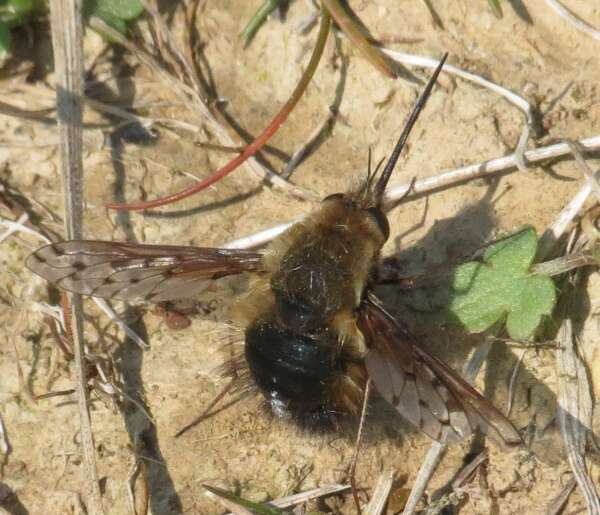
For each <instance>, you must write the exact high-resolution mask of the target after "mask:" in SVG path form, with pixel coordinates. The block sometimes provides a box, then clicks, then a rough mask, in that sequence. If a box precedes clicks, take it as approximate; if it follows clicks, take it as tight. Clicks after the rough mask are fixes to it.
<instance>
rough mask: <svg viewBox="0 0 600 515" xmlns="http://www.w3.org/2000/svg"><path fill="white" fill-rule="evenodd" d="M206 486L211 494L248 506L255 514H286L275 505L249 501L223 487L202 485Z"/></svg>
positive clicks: (244, 506) (243, 506)
mask: <svg viewBox="0 0 600 515" xmlns="http://www.w3.org/2000/svg"><path fill="white" fill-rule="evenodd" d="M202 486H203V487H204V488H206V489H207V490H208V491H209V492H210V493H211V494H214V495H216V496H217V497H221V498H222V499H225V500H226V501H229V502H230V503H233V504H236V505H238V506H241V507H242V508H246V509H247V510H248V511H250V512H251V513H253V514H254V515H285V512H284V511H282V510H280V509H279V508H275V507H273V506H268V505H266V504H257V503H255V502H252V501H247V500H246V499H242V498H241V497H238V496H237V495H234V494H231V493H229V492H227V491H226V490H222V489H221V488H217V487H215V486H209V485H202Z"/></svg>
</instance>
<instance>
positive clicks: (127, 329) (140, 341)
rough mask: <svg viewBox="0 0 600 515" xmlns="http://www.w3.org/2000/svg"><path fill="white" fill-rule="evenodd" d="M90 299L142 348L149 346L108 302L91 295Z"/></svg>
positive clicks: (146, 348) (145, 348)
mask: <svg viewBox="0 0 600 515" xmlns="http://www.w3.org/2000/svg"><path fill="white" fill-rule="evenodd" d="M92 300H93V301H94V302H95V303H96V305H97V306H98V307H99V308H100V309H101V310H102V311H103V312H104V313H105V314H106V315H107V316H108V318H110V319H111V320H112V321H113V322H114V323H115V324H117V326H119V328H121V329H122V330H123V332H124V333H125V334H126V335H127V336H129V338H131V339H132V340H133V341H134V342H135V343H136V344H137V345H138V346H139V347H140V348H141V349H142V350H148V349H149V348H150V346H149V345H148V344H147V343H146V342H145V341H144V339H143V338H142V337H141V336H139V335H138V334H137V333H136V332H135V331H134V330H133V329H131V327H129V326H128V325H127V324H126V323H125V322H123V320H121V319H120V318H119V316H118V315H117V314H116V313H115V311H114V310H113V309H112V308H111V307H110V306H109V305H108V302H106V301H105V300H104V299H101V298H100V297H92Z"/></svg>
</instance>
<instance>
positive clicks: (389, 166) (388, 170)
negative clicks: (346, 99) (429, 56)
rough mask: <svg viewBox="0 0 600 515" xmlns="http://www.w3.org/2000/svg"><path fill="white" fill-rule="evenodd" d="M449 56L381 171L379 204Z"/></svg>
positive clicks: (376, 190) (428, 85)
mask: <svg viewBox="0 0 600 515" xmlns="http://www.w3.org/2000/svg"><path fill="white" fill-rule="evenodd" d="M447 57H448V52H446V53H445V54H444V56H443V57H442V60H441V61H440V64H438V66H437V68H436V69H435V72H433V75H432V76H431V79H429V82H428V83H427V86H425V89H424V90H423V92H422V93H421V95H420V96H419V98H418V99H417V102H416V103H415V106H414V107H413V110H412V112H411V113H410V115H409V117H408V120H407V121H406V124H405V125H404V129H403V130H402V134H400V138H398V142H397V143H396V146H395V147H394V151H393V152H392V155H391V157H390V159H389V161H388V162H387V163H386V165H385V168H384V169H383V172H381V177H380V178H379V180H378V181H377V184H376V185H375V191H374V193H375V199H376V200H377V203H378V204H381V200H382V198H383V194H384V193H385V188H386V187H387V183H388V181H389V180H390V177H391V175H392V172H393V171H394V167H395V166H396V162H397V161H398V158H399V157H400V153H401V152H402V149H403V148H404V144H405V143H406V140H407V139H408V136H409V135H410V131H411V130H412V128H413V126H414V125H415V122H416V121H417V118H418V117H419V115H420V114H421V111H422V110H423V108H424V107H425V104H426V103H427V100H428V99H429V96H430V95H431V90H432V89H433V86H434V84H435V83H436V81H437V78H438V75H439V74H440V72H441V71H442V68H443V66H444V63H445V62H446V58H447Z"/></svg>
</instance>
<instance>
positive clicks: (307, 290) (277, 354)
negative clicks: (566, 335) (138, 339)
mask: <svg viewBox="0 0 600 515" xmlns="http://www.w3.org/2000/svg"><path fill="white" fill-rule="evenodd" d="M444 60H445V57H444V59H443V60H442V62H441V63H440V65H439V66H438V68H437V69H436V71H435V73H434V74H433V76H432V78H431V79H430V81H429V83H428V84H427V86H426V88H425V90H424V91H423V92H422V94H421V96H420V97H419V99H418V101H417V103H416V105H415V107H414V109H413V111H412V112H411V115H410V117H409V119H408V122H407V124H406V126H405V128H404V130H403V132H402V134H401V136H400V138H399V140H398V142H397V144H396V146H395V148H394V151H393V153H392V156H391V157H390V159H389V161H388V162H387V164H386V166H385V167H384V169H383V171H382V172H381V173H378V171H377V170H375V172H371V170H370V169H369V173H368V176H367V179H366V181H365V182H364V183H363V184H362V185H361V187H359V188H357V189H356V190H354V191H351V192H349V193H336V194H334V195H329V196H328V197H325V199H324V200H323V202H322V203H321V205H320V207H319V208H318V209H316V210H315V211H314V212H313V213H311V214H309V215H308V216H307V217H306V218H305V219H303V220H302V221H300V222H298V223H297V224H295V225H293V226H292V227H291V228H290V229H289V230H288V231H287V232H285V233H284V234H283V235H281V236H279V237H278V238H276V239H275V240H274V241H272V242H271V244H270V245H269V246H268V247H267V248H266V249H265V250H264V251H263V252H253V251H249V250H229V249H219V248H194V247H178V246H167V245H141V244H133V243H118V242H106V241H67V242H61V243H54V244H51V245H47V246H45V247H42V248H40V249H39V250H37V251H36V252H34V253H33V254H32V255H31V256H30V257H29V259H28V261H27V265H28V266H29V268H30V269H31V270H32V271H34V272H35V273H37V274H39V275H40V276H42V277H44V278H45V279H47V280H48V281H50V282H51V283H53V284H55V285H56V286H58V287H59V288H62V289H64V290H68V291H72V292H77V293H81V294H84V295H91V296H98V297H103V298H107V299H121V300H133V299H137V300H144V301H150V302H159V301H169V300H174V299H178V298H185V297H190V296H192V295H194V294H196V293H198V292H199V291H201V290H202V289H204V288H206V285H207V284H210V283H211V282H213V281H219V279H221V278H223V277H225V276H231V275H236V274H242V273H247V272H249V273H251V274H252V281H251V284H250V289H249V292H248V293H247V295H246V296H245V297H244V298H243V299H241V300H240V301H238V302H237V303H236V304H234V306H235V309H234V312H235V318H236V319H237V320H238V321H240V322H241V323H243V327H245V333H244V334H245V345H244V349H245V362H246V364H247V367H248V371H249V375H250V377H251V378H252V380H253V383H254V384H255V385H256V386H257V387H258V388H259V390H260V391H261V392H262V393H263V394H264V396H265V398H266V400H267V403H268V404H269V406H270V407H271V409H272V411H273V413H274V414H275V415H278V416H281V417H288V418H291V419H293V420H298V421H299V420H307V419H315V420H316V419H320V418H323V417H333V416H334V415H333V414H338V413H348V414H357V413H358V412H359V410H360V406H361V403H362V399H363V395H364V390H365V385H366V382H367V379H368V378H370V379H371V380H372V382H373V384H374V386H375V388H376V390H377V391H378V392H379V394H380V395H381V396H382V397H383V398H384V399H385V400H387V401H388V402H389V403H390V404H391V405H392V406H394V407H395V408H396V409H397V410H398V411H399V412H400V414H401V415H403V416H404V417H405V418H406V419H408V420H409V421H410V422H411V423H412V424H413V425H415V426H416V427H417V428H419V429H420V430H421V431H423V432H424V433H426V434H427V435H429V436H430V437H431V438H433V439H440V438H441V437H442V434H444V433H446V434H447V436H448V437H449V438H450V440H452V439H460V438H463V437H465V436H467V435H469V434H470V433H471V432H472V431H473V430H474V429H475V428H479V429H480V430H482V431H483V432H485V433H486V434H488V435H489V436H491V437H492V438H493V439H494V440H496V441H498V442H500V443H506V444H513V443H517V442H519V441H520V437H519V434H518V432H517V431H516V429H515V428H514V427H513V426H512V424H511V423H510V422H509V421H508V420H507V419H506V417H504V416H503V415H502V414H501V413H500V412H499V411H498V410H497V409H496V408H495V407H494V406H493V405H492V404H491V403H490V402H488V401H487V400H486V399H485V398H484V397H482V396H481V394H479V392H477V391H476V390H475V389H474V388H473V387H471V386H470V385H469V384H468V383H467V382H466V381H465V380H463V379H462V378H461V377H460V376H459V375H458V374H457V373H455V372H454V371H453V370H452V369H451V368H449V367H448V366H447V365H446V364H445V363H444V362H442V361H441V360H440V359H438V358H436V357H434V356H433V355H431V354H429V353H428V352H427V351H426V350H425V349H424V348H423V347H421V346H420V345H419V344H418V342H415V341H414V339H413V338H412V337H411V336H410V334H409V333H408V332H407V331H406V330H405V329H404V328H403V326H402V325H401V324H400V323H399V322H397V321H396V320H394V318H392V317H391V316H390V315H389V314H388V313H387V312H386V311H385V310H384V309H383V307H382V306H381V304H380V302H379V301H378V300H377V299H376V297H375V296H374V294H373V293H372V291H371V290H372V285H373V284H374V283H375V282H376V277H375V275H376V274H375V270H376V267H377V263H378V260H379V256H380V251H381V248H382V247H383V244H384V243H385V241H386V240H387V239H388V237H389V225H388V220H387V218H386V215H385V213H384V210H383V206H382V198H383V194H384V192H385V189H386V186H387V183H388V180H389V178H390V176H391V174H392V171H393V169H394V166H395V164H396V161H397V160H398V156H399V154H400V152H401V150H402V148H403V146H404V143H405V141H406V139H407V137H408V135H409V133H410V131H411V129H412V127H413V125H414V123H415V121H416V119H417V117H418V115H419V112H420V111H421V110H422V109H423V107H424V105H425V102H426V100H427V98H428V96H429V94H430V93H431V90H432V88H433V85H434V84H435V81H436V79H437V76H438V74H439V73H440V71H441V68H442V66H443V61H444ZM369 168H370V167H369Z"/></svg>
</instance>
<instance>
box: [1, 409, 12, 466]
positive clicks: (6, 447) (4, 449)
mask: <svg viewBox="0 0 600 515" xmlns="http://www.w3.org/2000/svg"><path fill="white" fill-rule="evenodd" d="M9 452H10V444H9V443H8V436H7V435H6V426H5V425H4V420H3V419H2V414H1V413H0V454H2V455H3V459H6V456H7V455H8V453H9Z"/></svg>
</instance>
